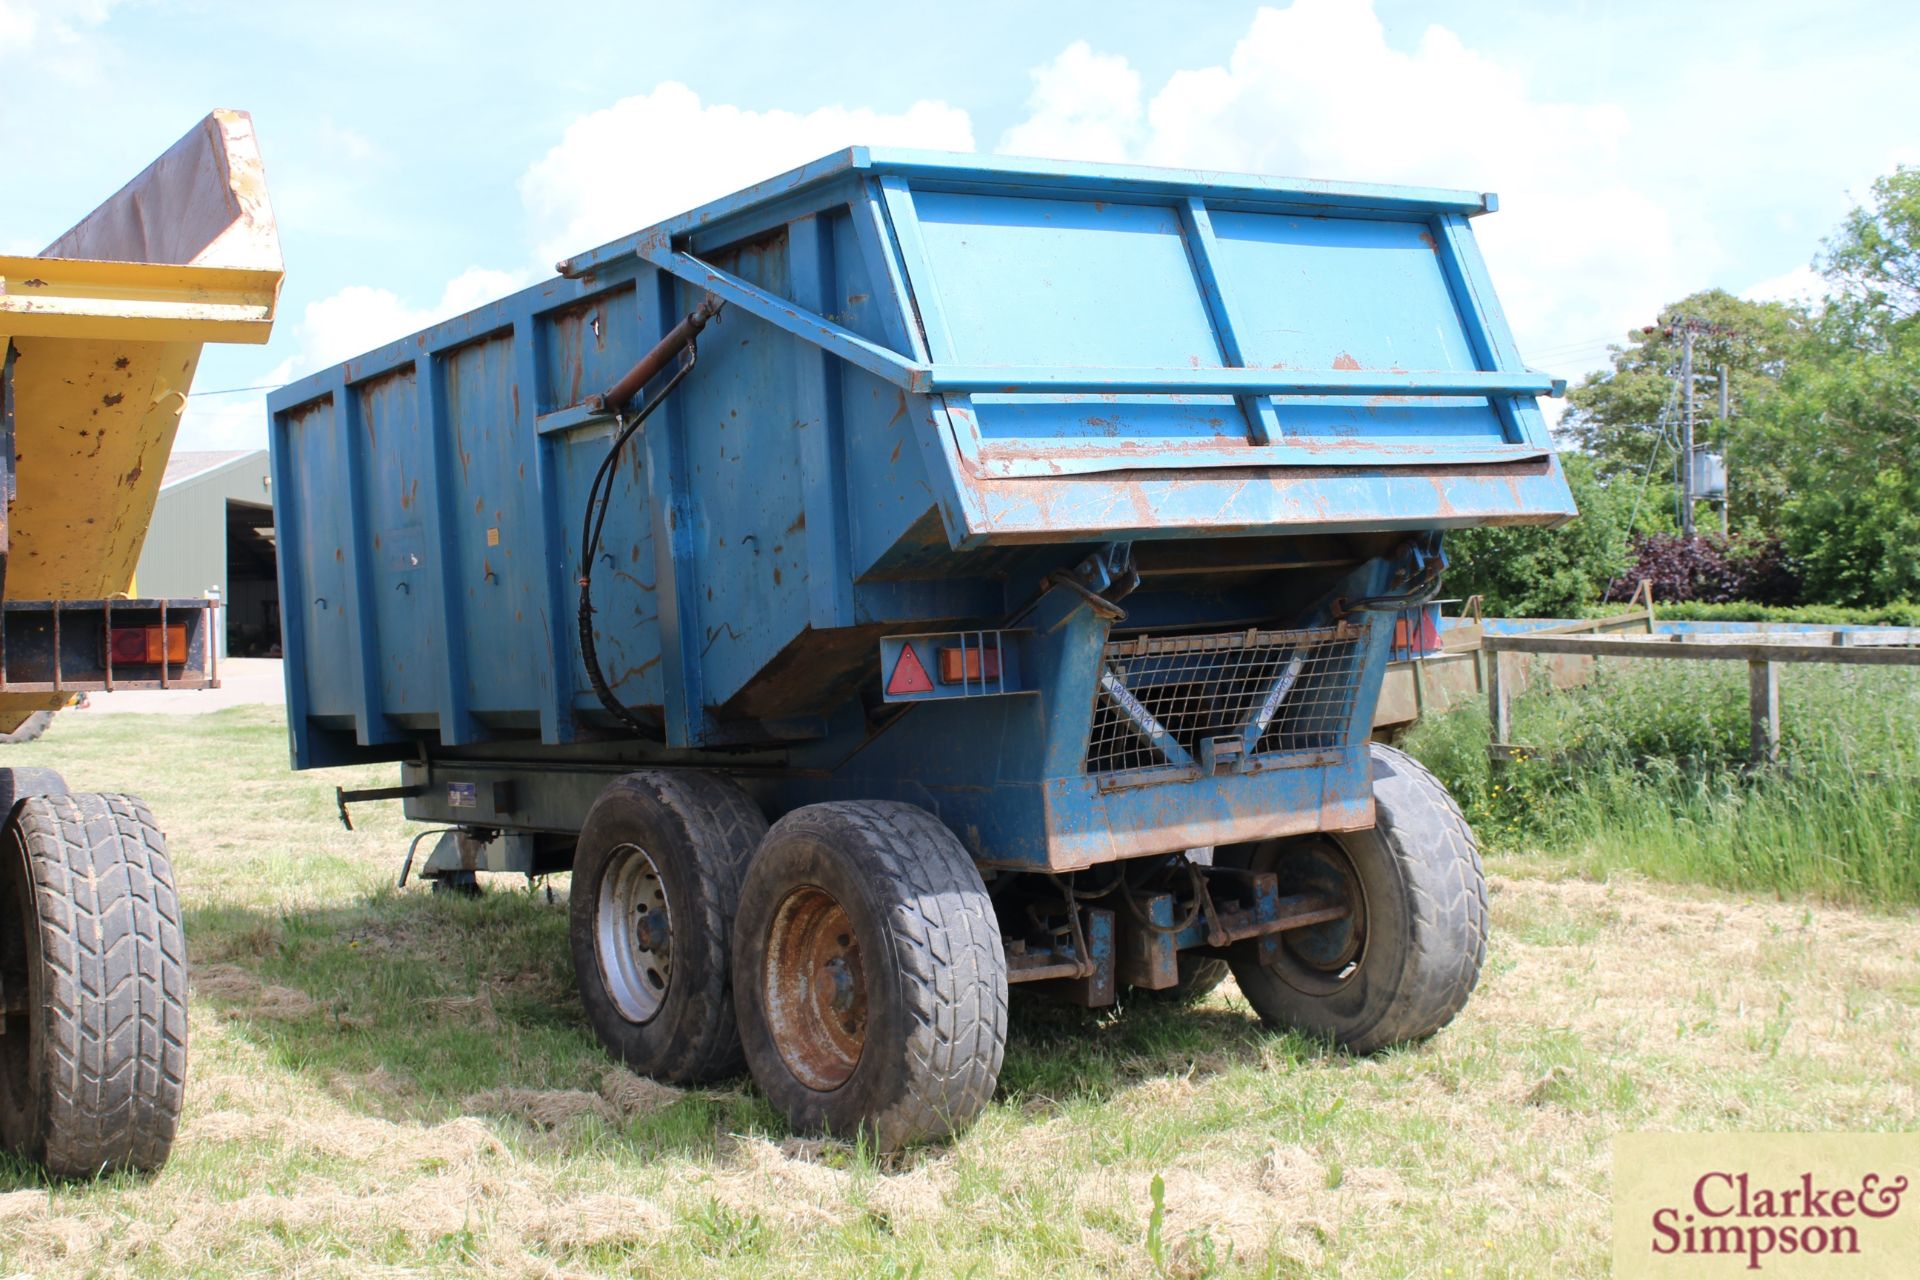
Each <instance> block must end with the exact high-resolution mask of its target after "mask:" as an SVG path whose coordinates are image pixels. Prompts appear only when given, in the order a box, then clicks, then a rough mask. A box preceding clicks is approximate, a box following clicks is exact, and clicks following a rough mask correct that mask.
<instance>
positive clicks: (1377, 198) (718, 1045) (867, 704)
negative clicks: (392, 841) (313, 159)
mask: <svg viewBox="0 0 1920 1280" xmlns="http://www.w3.org/2000/svg"><path fill="white" fill-rule="evenodd" d="M1490 207H1491V200H1490V198H1487V197H1481V196H1477V195H1468V194H1464V193H1460V192H1453V191H1438V190H1426V189H1406V188H1381V187H1365V186H1349V185H1339V184H1330V183H1312V182H1299V181H1283V180H1275V179H1265V178H1252V177H1237V176H1228V175H1220V174H1203V173H1191V172H1181V171H1168V170H1150V169H1132V168H1117V167H1107V166H1088V165H1070V164H1055V163H1042V162H1033V161H1012V160H1000V159H995V160H990V161H989V160H982V159H979V158H977V157H947V156H938V155H930V154H925V153H918V152H892V151H878V150H868V149H860V148H856V149H853V150H850V151H846V152H842V153H839V154H836V155H833V156H829V157H827V158H826V159H824V160H821V161H819V162H817V163H815V164H812V165H808V166H806V167H805V168H802V169H799V170H796V171H794V172H792V173H790V174H786V175H784V176H782V177H779V178H776V179H774V180H772V181H770V182H767V183H763V184H761V185H760V186H757V187H754V188H750V189H749V190H747V191H744V192H741V193H739V194H738V195H735V196H732V197H729V198H727V199H725V200H721V201H718V202H716V203H714V204H711V205H708V206H706V207H704V208H701V209H698V210H695V211H693V212H691V213H688V214H685V215H682V216H681V217H678V218H675V219H673V220H671V221H668V222H666V223H662V224H660V225H659V226H656V227H652V228H649V229H647V230H645V231H642V232H640V233H638V234H636V235H634V236H631V237H629V238H627V239H625V240H621V241H617V242H615V243H613V244H610V245H607V246H604V247H602V248H600V249H597V250H594V251H592V252H589V253H584V254H582V255H580V256H579V257H577V258H574V259H571V260H569V261H568V262H565V263H562V264H561V268H560V270H561V274H560V276H559V278H557V279H554V280H551V281H548V282H547V283H545V284H542V285H538V286H535V287H534V288H532V289H528V290H526V291H524V292H522V293H519V294H516V295H514V296H512V297H510V298H507V299H504V300H502V301H500V302H498V303H495V304H493V305H491V306H488V307H484V308H481V309H480V310H478V311H475V312H473V313H471V314H469V315H466V316H462V317H460V318H459V319H456V320H453V321H450V322H448V323H446V324H443V325H440V326H437V327H435V328H432V329H429V330H427V331H425V332H423V333H420V334H418V335H415V336H414V337H411V338H408V339H405V340H403V341H401V342H397V343H394V344H392V345H390V346H388V347H385V348H382V349H380V350H378V351H374V352H371V353H369V354H368V355H366V356H363V357H361V358H359V359H357V360H353V361H349V362H347V363H346V364H344V365H342V366H339V367H337V368H334V369H332V370H329V371H327V372H324V373H321V374H318V375H315V376H314V377H311V378H308V379H306V380H304V381H302V382H300V383H298V384H295V385H293V386H291V387H288V388H286V389H284V390H282V391H281V392H279V393H277V394H276V395H275V396H274V397H273V398H272V400H271V406H272V414H273V456H274V486H275V489H276V491H277V493H278V495H279V502H280V506H279V514H278V523H279V538H280V544H281V549H282V551H281V574H282V600H283V601H284V602H285V605H284V607H285V610H286V619H285V632H286V642H287V652H288V657H289V663H288V694H289V713H290V725H291V732H292V737H293V752H294V760H295V763H296V765H298V766H301V767H318V766H326V765H333V764H340V763H348V762H358V761H367V760H382V759H385V760H395V761H402V762H404V763H403V767H402V779H401V786H400V787H398V788H395V789H391V790H392V791H393V792H395V793H397V794H399V795H401V796H403V797H404V799H405V803H406V808H407V812H408V814H409V816H412V817H415V818H418V819H422V820H428V821H434V822H440V823H446V824H449V825H451V826H454V827H456V828H458V830H457V831H454V832H451V833H449V834H448V835H447V836H445V837H444V838H443V839H442V841H441V843H440V845H439V846H438V847H437V848H436V849H435V851H434V852H433V854H432V855H431V857H429V858H428V859H427V860H426V862H425V864H424V869H423V870H424V874H426V875H427V876H429V877H430V878H432V879H433V880H434V882H435V884H436V887H451V886H469V885H472V884H473V883H474V873H475V872H476V871H482V870H486V871H520V872H526V873H536V874H537V873H542V872H548V871H557V870H564V869H568V868H571V869H572V871H573V888H572V893H571V899H570V908H569V909H570V911H571V912H572V916H573V945H574V952H575V960H576V963H577V965H578V967H579V972H580V984H581V989H582V995H583V998H584V1000H585V1002H586V1005H587V1009H588V1012H589V1015H590V1017H591V1019H592V1021H593V1023H594V1025H595V1027H596V1029H597V1030H598V1031H599V1033H600V1034H601V1036H602V1038H603V1039H604V1040H605V1041H606V1043H607V1044H608V1046H609V1047H610V1048H611V1049H612V1050H613V1051H614V1052H616V1053H618V1054H619V1055H621V1056H622V1057H623V1058H625V1059H626V1060H627V1061H628V1062H629V1063H631V1064H632V1065H634V1066H635V1067H636V1068H638V1069H640V1070H643V1071H647V1072H651V1073H653V1074H655V1075H658V1076H661V1077H663V1078H667V1079H676V1080H683V1079H697V1078H701V1077H705V1076H711V1075H714V1074H723V1073H725V1072H728V1071H732V1070H736V1069H737V1068H738V1067H739V1065H740V1063H741V1059H742V1056H743V1055H744V1059H745V1062H746V1064H747V1065H748V1066H749V1067H750V1068H751V1070H752V1072H753V1075H754V1078H755V1079H756V1080H757V1081H758V1082H759V1083H760V1085H761V1087H762V1088H763V1089H765V1090H766V1092H767V1093H768V1095H769V1096H770V1097H771V1098H773V1099H774V1101H775V1102H776V1103H777V1104H778V1105H780V1106H781V1107H782V1108H783V1109H785V1110H786V1112H787V1113H788V1115H789V1116H790V1117H791V1118H792V1120H793V1121H794V1123H795V1124H796V1125H799V1126H802V1127H807V1128H821V1129H828V1130H832V1131H836V1132H849V1131H851V1130H853V1129H856V1128H862V1127H864V1128H865V1129H867V1130H869V1131H870V1132H871V1133H872V1135H873V1136H874V1137H875V1138H876V1139H877V1140H879V1141H881V1142H883V1143H886V1144H899V1143H903V1142H910V1141H913V1140H916V1139H919V1138H924V1137H929V1136H934V1135H937V1134H939V1133H943V1132H947V1131H949V1130H951V1129H952V1128H954V1127H955V1126H957V1125H961V1124H964V1123H965V1122H966V1121H967V1120H968V1119H970V1118H971V1117H972V1115H973V1114H975V1113H976V1112H977V1111H978V1110H979V1108H980V1107H981V1106H982V1105H984V1103H985V1101H986V1099H987V1098H988V1097H989V1096H990V1094H991V1091H992V1086H993V1079H994V1076H995V1073H996V1072H997V1070H998V1064H999V1061H1000V1053H1001V1047H1002V1044H1003V1036H1004V1013H1005V993H1006V989H1007V986H1008V984H1010V983H1011V984H1019V985H1030V986H1031V987H1032V989H1034V990H1037V991H1046V992H1050V993H1052V994H1054V995H1056V996H1062V997H1065V998H1070V999H1076V1000H1080V1001H1083V1002H1085V1003H1089V1004H1103V1003H1110V1002H1112V1001H1114V1000H1115V999H1117V998H1122V997H1123V995H1124V991H1125V989H1126V988H1134V989H1138V990H1143V991H1161V992H1167V991H1171V992H1175V993H1178V994H1185V995H1192V994H1197V993H1200V992H1203V991H1204V990H1206V989H1208V988H1210V987H1211V986H1212V985H1214V984H1216V983H1218V982H1219V981H1220V980H1221V979H1222V978H1223V977H1224V975H1225V973H1226V972H1227V969H1228V967H1229V966H1231V967H1232V968H1233V970H1234V971H1235V973H1236V974H1237V976H1238V978H1239V981H1240V985H1241V987H1242V989H1243V990H1244V991H1245V992H1246V994H1247V996H1248V998H1249V1000H1250V1001H1251V1002H1252V1003H1253V1004H1254V1006H1255V1008H1256V1009H1257V1010H1258V1011H1259V1012H1260V1013H1261V1014H1262V1016H1264V1017H1266V1018H1268V1019H1269V1020H1271V1021H1273V1022H1276V1023H1281V1024H1286V1025H1292V1026H1304V1027H1308V1028H1310V1029H1314V1030H1317V1031H1323V1032H1326V1033H1328V1034H1332V1035H1335V1036H1337V1037H1339V1038H1341V1039H1342V1040H1344V1041H1345V1042H1346V1043H1348V1044H1351V1045H1354V1046H1356V1047H1358V1048H1362V1049H1365V1048H1372V1047H1377V1046H1379V1045H1384V1044H1389V1043H1394V1042H1397V1041H1402V1040H1407V1039H1413V1038H1418V1037H1420V1036H1424V1035H1426V1034H1429V1033H1431V1032H1432V1031H1434V1030H1436V1029H1437V1028H1438V1027H1439V1026H1441V1025H1442V1024H1444V1023H1445V1022H1446V1021H1447V1020H1448V1019H1449V1018H1451V1017H1452V1015H1453V1014H1454V1013H1455V1012H1456V1011H1457V1010H1458V1009H1459V1008H1460V1007H1461V1005H1462V1004H1463V1003H1464V1001H1465V999H1466V996H1467V993H1468V992H1469V991H1470V989H1471V987H1472V985H1473V981H1474V978H1475V976H1476V974H1477V972H1478V966H1479V960H1480V956H1481V954H1482V950H1483V944H1484V933H1485V918H1486V913H1485V889H1484V885H1483V883H1482V881H1481V877H1480V871H1479V863H1478V858H1477V854H1476V853H1475V849H1474V845H1473V840H1472V836H1471V833H1470V832H1469V831H1468V830H1467V828H1466V826H1465V824H1464V822H1463V821H1462V820H1461V818H1460V815H1459V812H1458V810H1457V809H1456V808H1455V807H1454V806H1453V805H1452V803H1451V801H1449V800H1448V799H1447V798H1446V796H1445V794H1444V792H1442V791H1441V790H1440V789H1439V787H1438V785H1437V784H1436V783H1435V782H1434V781H1433V779H1432V778H1431V777H1429V776H1428V775H1426V774H1425V773H1424V772H1422V771H1420V770H1419V769H1418V767H1417V766H1415V765H1413V764H1412V762H1410V761H1408V760H1407V759H1406V758H1405V757H1403V756H1400V755H1398V754H1396V753H1394V752H1391V751H1388V750H1385V749H1383V748H1377V747H1370V746H1369V744H1368V742H1367V726H1368V724H1369V723H1370V721H1371V717H1372V710H1373V702H1374V699H1375V696H1376V694H1377V691H1378V688H1379V684H1380V679H1381V674H1382V672H1383V670H1384V667H1385V663H1386V660H1387V649H1388V646H1389V644H1390V642H1391V639H1392V637H1391V631H1392V627H1391V618H1392V615H1393V613H1394V612H1395V611H1397V610H1399V609H1401V608H1403V607H1406V606H1407V605H1408V604H1409V603H1413V602H1417V601H1420V600H1423V599H1425V598H1428V597H1430V596H1431V595H1432V593H1433V592H1434V591H1435V590H1436V589H1437V588H1438V585H1439V581H1440V573H1441V570H1442V568H1443V566H1444V563H1445V556H1444V550H1443V536H1444V531H1445V530H1447V529H1452V528H1460V527H1465V526H1471V525H1476V524H1486V523H1555V522H1558V521H1562V520H1565V519H1566V518H1568V517H1570V516H1571V515H1572V513H1573V507H1572V503H1571V501H1570V498H1569V496H1568V492H1567V487H1566V484H1565V482H1564V480H1563V478H1562V475H1561V472H1560V468H1559V464H1558V461H1557V460H1556V459H1555V457H1554V455H1553V453H1552V450H1551V448H1550V446H1549V443H1548V439H1547V434H1546V429H1545V426H1544V424H1543V422H1542V420H1541V418H1540V415H1539V412H1538V410H1537V407H1536V405H1535V397H1536V396H1538V395H1542V394H1546V393H1548V392H1549V391H1550V390H1552V389H1553V387H1554V384H1553V383H1552V382H1551V380H1550V379H1548V378H1547V377H1545V376H1544V375H1541V374H1538V373H1535V372H1532V371H1530V370H1528V369H1526V368H1525V367H1524V366H1523V365H1522V364H1521V362H1520V360H1519V357H1518V355H1517V353H1516V352H1515V350H1514V346H1513V342H1512V339H1511V336H1510V335H1509V333H1508V332H1507V329H1506V326H1505V323H1504V321H1503V320H1502V318H1501V316H1500V312H1499V308H1498V305H1497V303H1496V302H1495V300H1494V297H1493V293H1492V290H1491V287H1490V285H1489V283H1488V281H1487V277H1486V272H1485V269H1484V266H1483V264H1482V262H1481V259H1480V256H1479V253H1478V251H1477V249H1476V247H1475V244H1474V240H1473V236H1472V232H1471V229H1470V224H1469V221H1468V219H1469V218H1470V217H1472V216H1473V215H1475V214H1478V213H1481V212H1484V211H1485V210H1486V209H1488V208H1490ZM352 798H353V797H351V796H348V797H346V799H348V800H350V799H352ZM768 818H774V819H777V821H775V822H774V824H773V826H772V828H771V829H770V830H769V829H768V828H767V820H768Z"/></svg>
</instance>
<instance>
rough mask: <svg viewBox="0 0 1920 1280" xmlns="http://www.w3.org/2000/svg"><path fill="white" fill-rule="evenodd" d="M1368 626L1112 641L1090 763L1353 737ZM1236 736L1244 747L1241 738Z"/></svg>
mask: <svg viewBox="0 0 1920 1280" xmlns="http://www.w3.org/2000/svg"><path fill="white" fill-rule="evenodd" d="M1366 631H1367V628H1366V625H1365V624H1352V623H1342V624H1340V625H1339V626H1335V627H1320V628H1314V629H1311V630H1304V631H1234V632H1228V633H1226V634H1224V635H1209V636H1170V637H1157V638H1156V637H1141V638H1139V639H1133V640H1116V641H1113V642H1111V643H1109V644H1108V645H1107V646H1106V652H1105V656H1104V659H1103V661H1102V664H1101V669H1100V680H1099V684H1098V686H1097V687H1096V689H1095V691H1094V695H1093V732H1092V733H1090V734H1089V735H1088V737H1087V772H1088V773H1091V774H1114V773H1125V772H1127V771H1129V770H1133V769H1165V768H1169V767H1186V766H1191V765H1192V764H1194V762H1195V761H1197V760H1199V759H1200V758H1201V756H1202V751H1203V748H1202V745H1201V744H1202V743H1203V742H1207V741H1208V740H1214V741H1215V747H1214V751H1215V754H1216V757H1217V754H1218V752H1219V750H1220V748H1221V746H1222V745H1223V743H1222V741H1221V740H1224V745H1225V747H1226V749H1227V750H1229V751H1234V750H1236V749H1237V752H1238V754H1239V755H1241V756H1266V755H1276V754H1280V753H1283V752H1293V751H1324V750H1327V749H1329V748H1334V747H1339V746H1342V745H1344V744H1345V742H1346V740H1347V735H1348V733H1349V731H1350V730H1351V728H1352V724H1353V710H1354V700H1355V698H1356V696H1357V695H1358V693H1359V688H1360V674H1361V665H1362V664H1361V654H1362V652H1363V651H1364V643H1365V639H1366ZM1236 744H1237V747H1236Z"/></svg>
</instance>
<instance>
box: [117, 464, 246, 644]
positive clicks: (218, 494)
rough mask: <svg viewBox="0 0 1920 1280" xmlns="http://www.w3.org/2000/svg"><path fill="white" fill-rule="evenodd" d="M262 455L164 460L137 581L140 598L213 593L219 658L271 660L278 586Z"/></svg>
mask: <svg viewBox="0 0 1920 1280" xmlns="http://www.w3.org/2000/svg"><path fill="white" fill-rule="evenodd" d="M276 568H277V559H276V553H275V548H274V538H273V489H272V484H271V482H270V480H269V478H268V475H267V452H266V450H264V449H252V450H239V451H233V452H222V453H175V454H174V455H173V456H172V457H171V458H169V459H168V460H167V473H166V476H165V478H164V479H163V480H162V481H161V482H160V500H159V502H158V503H157V504H156V505H155V507H154V509H153V523H152V524H151V525H150V526H149V527H148V529H147V542H146V546H145V547H144V548H143V549H142V550H141V552H140V567H139V570H138V572H137V575H136V578H135V582H136V585H137V589H138V591H139V593H140V594H141V595H144V596H201V595H205V594H207V592H209V591H213V590H218V591H219V593H220V599H221V600H222V601H223V602H224V603H225V605H226V607H225V608H224V609H223V610H222V611H221V615H222V616H221V625H220V632H221V641H222V648H221V652H222V653H223V654H232V655H234V656H236V657H268V656H275V657H277V656H278V655H279V652H280V588H279V584H278V581H277V574H276Z"/></svg>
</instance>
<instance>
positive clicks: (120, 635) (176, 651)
mask: <svg viewBox="0 0 1920 1280" xmlns="http://www.w3.org/2000/svg"><path fill="white" fill-rule="evenodd" d="M107 643H108V647H109V649H110V650H111V651H112V653H113V661H114V663H115V664H116V665H117V664H119V663H123V662H127V663H145V664H148V665H152V666H158V665H159V664H160V663H162V662H168V663H184V662H185V661H186V660H187V628H186V627H185V625H184V624H177V625H174V626H168V627H114V628H113V629H112V630H111V631H110V632H108V640H107Z"/></svg>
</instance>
